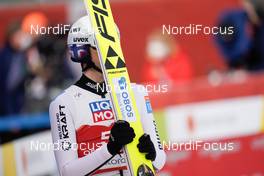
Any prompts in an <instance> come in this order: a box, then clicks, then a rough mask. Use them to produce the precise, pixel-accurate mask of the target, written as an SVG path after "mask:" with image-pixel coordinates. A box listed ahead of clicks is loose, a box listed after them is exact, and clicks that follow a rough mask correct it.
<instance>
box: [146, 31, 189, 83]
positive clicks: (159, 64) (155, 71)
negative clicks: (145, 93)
mask: <svg viewBox="0 0 264 176" xmlns="http://www.w3.org/2000/svg"><path fill="white" fill-rule="evenodd" d="M142 75H143V81H144V82H152V83H160V82H174V83H183V82H185V81H189V80H191V78H192V77H193V70H192V66H191V63H190V60H189V57H188V55H187V54H186V53H185V52H184V51H183V50H182V49H181V47H180V46H179V44H177V43H176V41H175V40H174V39H173V38H172V37H171V36H169V35H165V34H164V35H162V34H161V32H160V31H155V32H153V33H152V34H150V36H149V38H148V40H147V61H146V63H145V65H144V67H143V70H142Z"/></svg>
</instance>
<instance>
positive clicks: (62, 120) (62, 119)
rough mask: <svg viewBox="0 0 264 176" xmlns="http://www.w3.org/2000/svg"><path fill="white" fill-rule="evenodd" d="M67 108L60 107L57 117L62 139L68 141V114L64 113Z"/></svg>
mask: <svg viewBox="0 0 264 176" xmlns="http://www.w3.org/2000/svg"><path fill="white" fill-rule="evenodd" d="M64 109H65V106H62V105H59V113H57V114H56V117H57V126H58V130H59V137H60V139H68V138H69V132H68V127H67V121H66V114H65V113H64V111H63V110H64Z"/></svg>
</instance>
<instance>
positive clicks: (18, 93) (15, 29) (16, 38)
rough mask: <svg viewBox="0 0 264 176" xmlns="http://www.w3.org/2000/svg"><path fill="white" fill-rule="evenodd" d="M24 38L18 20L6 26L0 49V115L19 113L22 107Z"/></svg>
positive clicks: (25, 38)
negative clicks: (4, 40) (2, 44)
mask: <svg viewBox="0 0 264 176" xmlns="http://www.w3.org/2000/svg"><path fill="white" fill-rule="evenodd" d="M26 40H27V36H25V33H23V31H22V30H21V23H20V22H13V23H11V24H10V25H9V26H8V29H7V33H6V42H5V45H4V47H3V48H2V49H1V50H0V94H1V95H0V97H1V99H0V116H4V115H10V114H16V113H19V112H20V111H21V109H22V107H23V104H24V98H25V87H24V83H25V80H26V78H27V76H28V73H27V63H26V55H25V52H24V51H25V49H26V47H27V46H25V44H26Z"/></svg>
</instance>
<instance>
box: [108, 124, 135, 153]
mask: <svg viewBox="0 0 264 176" xmlns="http://www.w3.org/2000/svg"><path fill="white" fill-rule="evenodd" d="M135 136H136V135H135V132H134V129H133V128H131V127H130V124H129V123H128V122H127V121H124V120H118V121H117V122H115V123H114V125H113V127H112V129H111V132H110V138H109V142H108V143H107V149H108V151H109V153H111V154H112V155H116V154H118V153H120V150H121V149H122V147H123V146H124V145H126V144H129V143H130V142H132V141H133V139H134V138H135Z"/></svg>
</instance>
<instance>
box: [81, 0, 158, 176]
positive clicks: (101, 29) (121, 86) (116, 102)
mask: <svg viewBox="0 0 264 176" xmlns="http://www.w3.org/2000/svg"><path fill="white" fill-rule="evenodd" d="M84 2H85V6H86V9H87V12H88V15H89V16H90V19H91V22H92V26H93V28H94V35H95V38H96V42H97V51H98V53H99V58H100V62H101V66H102V70H103V73H104V78H105V81H106V82H107V84H108V86H109V87H110V88H111V92H110V95H111V99H112V102H113V106H114V111H115V116H116V118H117V119H120V120H126V121H128V122H129V123H130V125H131V127H132V128H134V130H135V133H136V137H135V139H134V141H133V142H132V143H130V144H128V145H127V147H126V150H125V153H126V156H127V160H128V165H129V171H130V173H131V175H132V176H152V175H155V174H154V169H153V166H152V163H151V161H149V160H146V159H145V156H144V155H143V154H141V153H140V152H139V151H138V148H137V144H138V139H139V137H140V136H141V135H143V133H144V132H143V128H142V124H141V120H140V115H139V112H138V109H137V107H136V101H135V98H134V93H133V91H132V89H131V85H130V79H129V76H128V72H127V68H126V63H125V60H124V56H123V53H122V50H121V45H120V41H119V36H118V33H117V28H116V26H115V23H114V19H113V16H112V12H111V8H110V4H109V0H84Z"/></svg>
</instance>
